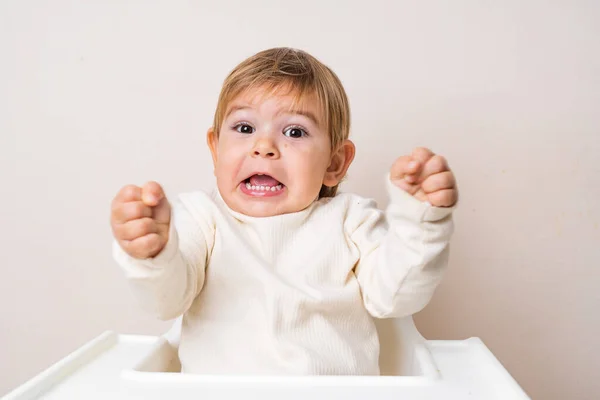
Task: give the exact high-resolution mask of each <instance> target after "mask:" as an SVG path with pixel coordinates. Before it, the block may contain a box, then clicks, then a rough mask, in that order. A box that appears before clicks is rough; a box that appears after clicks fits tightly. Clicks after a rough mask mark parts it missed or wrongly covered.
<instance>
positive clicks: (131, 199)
mask: <svg viewBox="0 0 600 400" xmlns="http://www.w3.org/2000/svg"><path fill="white" fill-rule="evenodd" d="M170 221H171V206H170V205H169V202H168V201H167V198H166V196H165V192H164V191H163V189H162V187H161V186H160V185H159V184H158V183H156V182H148V183H146V184H145V185H144V186H142V187H139V186H135V185H127V186H125V187H123V188H122V189H121V190H120V191H119V193H117V195H116V196H115V198H114V199H113V201H112V207H111V216H110V224H111V228H112V232H113V235H114V237H115V239H116V240H117V241H118V243H119V245H120V246H121V248H122V249H123V250H124V251H125V252H126V253H127V254H129V255H130V256H131V257H134V258H138V259H145V258H150V257H154V256H156V255H157V254H158V253H160V252H161V250H162V249H163V248H164V247H165V245H166V244H167V241H168V240H169V224H170Z"/></svg>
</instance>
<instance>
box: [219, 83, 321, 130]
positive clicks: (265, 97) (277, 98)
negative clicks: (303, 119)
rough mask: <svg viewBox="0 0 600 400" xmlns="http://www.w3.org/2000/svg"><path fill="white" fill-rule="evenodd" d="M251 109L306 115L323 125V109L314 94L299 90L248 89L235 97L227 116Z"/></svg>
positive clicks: (228, 107) (228, 105) (229, 103)
mask: <svg viewBox="0 0 600 400" xmlns="http://www.w3.org/2000/svg"><path fill="white" fill-rule="evenodd" d="M243 109H250V110H260V109H269V110H273V111H275V112H276V113H289V114H300V115H306V116H309V117H311V119H314V120H315V122H316V123H317V124H319V125H321V122H322V121H323V119H322V107H321V104H320V102H319V101H318V99H317V96H316V95H314V93H300V92H299V91H297V90H289V89H279V90H277V89H276V90H272V89H271V90H266V89H264V88H256V89H248V90H245V91H243V92H241V93H239V94H238V95H236V96H234V97H233V98H232V99H231V100H230V101H229V102H228V104H227V110H226V116H227V115H230V114H231V113H232V112H235V111H239V110H243Z"/></svg>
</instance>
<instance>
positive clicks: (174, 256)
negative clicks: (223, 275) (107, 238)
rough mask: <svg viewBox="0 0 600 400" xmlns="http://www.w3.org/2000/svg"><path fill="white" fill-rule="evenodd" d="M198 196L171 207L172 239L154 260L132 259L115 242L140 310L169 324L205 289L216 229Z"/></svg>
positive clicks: (183, 198)
mask: <svg viewBox="0 0 600 400" xmlns="http://www.w3.org/2000/svg"><path fill="white" fill-rule="evenodd" d="M198 200H200V199H199V198H198V196H193V195H192V196H190V195H188V196H187V197H186V196H180V197H178V198H177V199H176V200H175V201H174V202H173V204H171V224H170V226H169V239H168V241H167V244H166V245H165V247H164V248H163V249H162V251H161V252H160V253H159V254H158V255H156V256H155V257H152V258H147V259H136V258H133V257H131V256H129V255H128V254H127V253H126V252H125V251H123V249H122V248H121V247H120V246H119V244H118V243H117V242H116V241H113V257H114V259H115V261H116V262H117V264H118V265H119V266H120V267H121V269H122V270H123V271H124V273H125V277H126V279H127V281H128V284H129V287H130V289H131V291H132V294H133V296H134V298H135V299H136V301H137V302H138V303H139V304H140V307H141V308H142V309H144V310H145V311H147V312H149V313H150V314H152V315H154V316H156V317H158V318H160V319H163V320H169V319H174V318H177V317H178V316H180V315H182V314H183V313H184V312H186V311H187V309H188V308H189V307H190V305H191V304H192V302H193V301H194V299H195V298H196V297H197V296H198V294H199V293H200V291H201V290H202V287H203V285H204V276H205V268H206V265H207V260H208V259H209V253H210V251H211V249H212V244H213V241H214V226H212V225H213V224H211V223H210V217H209V215H208V214H207V213H206V210H199V209H201V208H202V207H201V204H198Z"/></svg>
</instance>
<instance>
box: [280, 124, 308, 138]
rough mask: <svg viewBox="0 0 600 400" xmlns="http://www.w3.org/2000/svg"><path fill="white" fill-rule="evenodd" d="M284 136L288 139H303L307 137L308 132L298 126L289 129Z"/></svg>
mask: <svg viewBox="0 0 600 400" xmlns="http://www.w3.org/2000/svg"><path fill="white" fill-rule="evenodd" d="M283 134H284V135H285V136H287V137H291V138H296V139H297V138H301V137H304V136H306V131H305V130H304V129H302V128H299V127H297V126H291V127H289V128H287V129H286V130H284V131H283Z"/></svg>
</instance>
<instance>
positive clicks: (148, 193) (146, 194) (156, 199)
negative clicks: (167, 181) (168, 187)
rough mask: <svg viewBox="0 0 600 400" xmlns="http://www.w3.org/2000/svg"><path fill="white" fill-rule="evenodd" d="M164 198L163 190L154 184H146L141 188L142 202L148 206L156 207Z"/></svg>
mask: <svg viewBox="0 0 600 400" xmlns="http://www.w3.org/2000/svg"><path fill="white" fill-rule="evenodd" d="M164 197H165V192H164V191H163V188H162V187H161V186H160V185H159V184H158V183H156V182H148V183H146V184H145V185H144V186H143V187H142V201H143V202H144V203H146V204H147V205H149V206H156V205H158V203H160V201H161V200H162V199H163V198H164Z"/></svg>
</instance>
